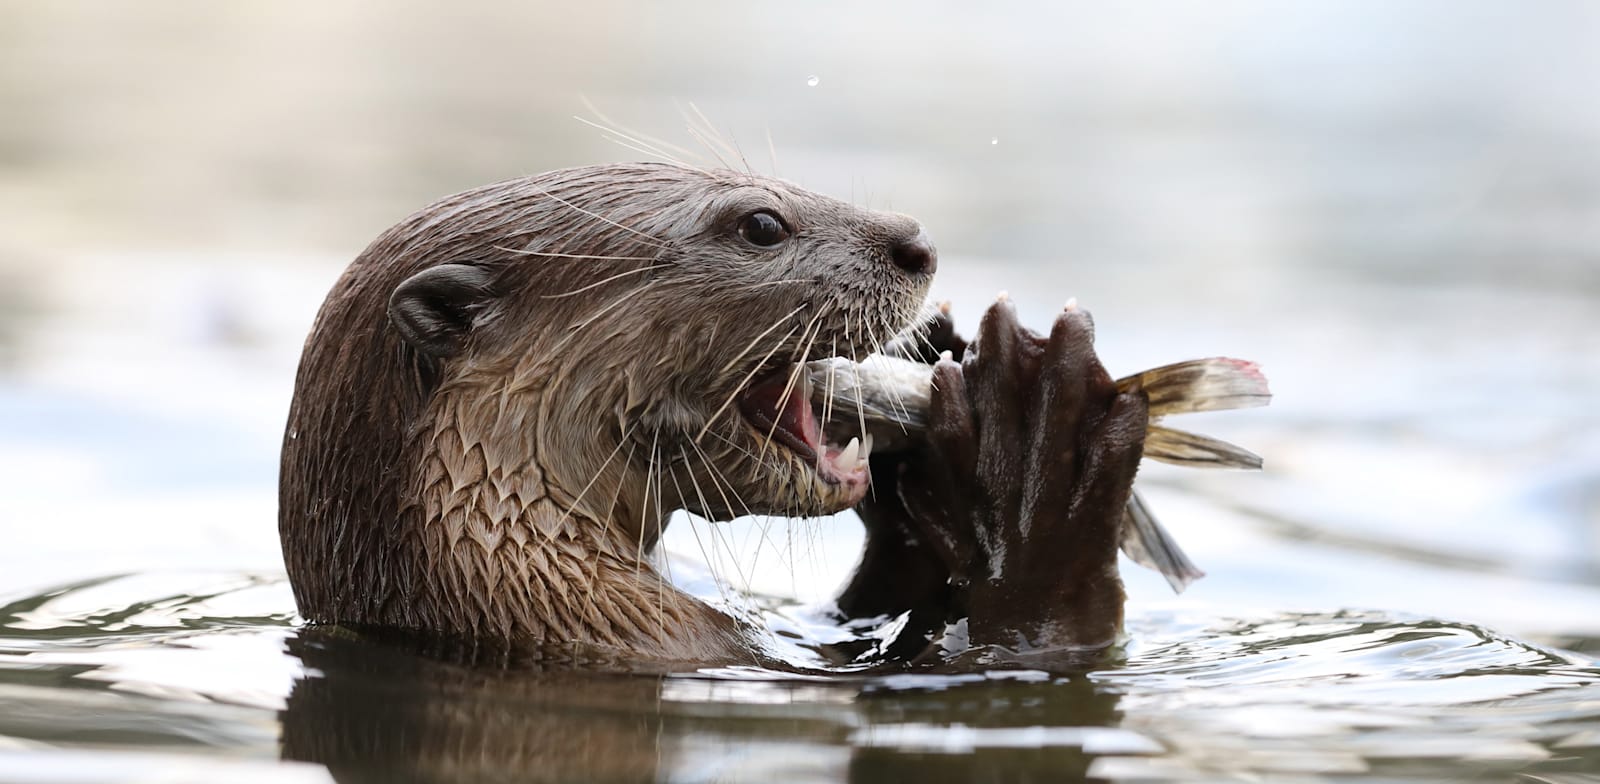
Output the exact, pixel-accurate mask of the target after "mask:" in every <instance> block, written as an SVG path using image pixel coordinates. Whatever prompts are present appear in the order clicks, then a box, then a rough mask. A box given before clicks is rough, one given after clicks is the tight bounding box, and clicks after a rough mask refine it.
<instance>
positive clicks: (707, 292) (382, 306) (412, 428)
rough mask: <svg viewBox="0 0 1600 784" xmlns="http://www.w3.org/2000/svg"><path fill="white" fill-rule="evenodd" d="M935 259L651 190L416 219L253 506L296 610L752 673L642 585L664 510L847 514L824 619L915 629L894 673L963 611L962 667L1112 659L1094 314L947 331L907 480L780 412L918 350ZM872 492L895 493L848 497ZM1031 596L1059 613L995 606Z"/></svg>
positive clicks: (730, 187) (460, 204)
mask: <svg viewBox="0 0 1600 784" xmlns="http://www.w3.org/2000/svg"><path fill="white" fill-rule="evenodd" d="M937 264H938V256H937V252H936V250H935V248H934V246H933V244H932V242H931V240H930V239H929V236H928V233H927V232H926V231H925V230H924V229H923V228H922V226H921V225H920V224H919V223H918V222H917V221H915V220H914V219H912V218H910V217H907V216H904V215H899V214H889V213H883V212H875V211H871V210H867V209H863V208H860V207H857V206H854V205H851V204H848V203H845V202H842V201H839V200H836V199H832V198H829V197H825V196H822V195H819V194H815V193H812V192H810V191H807V190H805V189H803V188H800V187H798V186H795V185H793V184H790V183H788V182H785V181H782V180H778V179H775V178H770V177H765V176H760V175H755V174H751V173H747V172H736V171H731V170H721V169H701V168H696V167H691V166H686V165H679V164H672V163H631V164H610V165H600V166H588V167H581V168H574V169H565V170H559V171H554V172H549V173H546V174H541V175H536V176H532V177H525V178H521V179H514V180H509V181H506V182H501V183H497V184H493V185H488V186H485V187H481V188H477V189H473V190H469V191H466V192H463V193H460V194H456V195H454V196H449V197H446V198H444V199H442V200H440V201H438V202H436V203H434V204H432V205H430V206H428V207H425V208H424V209H422V210H420V211H418V212H416V213H415V214H413V215H411V216H410V217H408V218H406V219H404V220H403V221H401V222H400V223H399V224H398V225H396V226H394V227H393V228H391V229H389V230H388V231H386V232H384V233H383V234H382V235H381V236H379V237H378V238H377V239H376V240H375V241H374V242H373V243H372V244H371V245H370V246H368V247H367V249H366V250H365V251H363V252H362V253H361V254H360V256H359V257H357V258H356V260H355V261H354V262H352V263H351V265H350V266H349V268H348V269H346V271H345V272H344V274H343V275H342V276H341V277H340V278H339V280H338V282H337V283H336V284H335V285H334V287H333V289H332V290H331V291H330V293H329V294H328V297H327V299H326V301H325V302H324V304H323V306H322V308H321V310H320V311H319V313H318V315H317V318H316V321H315V323H314V325H313V327H312V330H311V333H310V336H309V337H308V338H307V341H306V344H305V348H304V352H303V354H302V358H301V363H300V367H299V371H298V373H297V376H296V380H295V391H294V399H293V402H292V404H291V408H290V413H289V418H288V423H287V427H286V430H285V434H284V442H283V451H282V461H281V472H280V487H279V532H280V536H281V539H282V544H283V550H284V556H285V564H286V567H287V571H288V574H289V578H290V582H291V584H292V586H293V589H294V594H295V599H296V602H297V604H298V605H299V608H300V612H301V614H302V616H303V617H304V618H305V619H306V620H308V621H310V622H312V623H319V624H338V625H341V626H346V627H350V628H354V629H382V630H400V631H404V632H411V633H417V634H423V635H431V636H437V637H442V638H448V639H459V640H468V641H473V642H482V643H493V644H497V645H508V646H517V645H543V644H548V643H572V644H580V645H588V646H595V647H598V648H602V649H609V650H616V651H621V652H624V653H626V654H628V655H631V656H636V657H640V658H649V659H657V660H670V661H683V662H732V661H748V660H749V659H750V657H751V655H752V652H753V651H755V650H756V649H757V648H758V646H757V645H756V644H755V643H754V642H753V630H751V629H749V628H747V627H746V625H745V624H744V623H742V622H741V621H738V620H736V619H735V618H733V617H732V616H730V615H727V614H724V613H722V612H720V611H718V610H716V609H714V608H712V607H710V606H708V605H706V604H704V603H702V602H700V601H699V600H697V599H695V598H693V597H690V596H688V595H687V594H684V593H682V592H680V591H678V590H677V589H675V588H674V587H673V586H671V585H670V584H669V583H668V581H667V580H665V579H664V578H663V577H662V575H660V574H658V573H657V572H656V570H655V569H654V568H653V567H652V565H651V563H650V561H649V558H648V556H649V554H650V553H651V552H652V551H653V549H654V547H655V545H656V543H657V542H658V540H659V538H660V536H661V532H662V526H663V524H664V522H665V520H666V519H667V516H668V515H669V514H670V513H671V512H673V511H674V510H678V509H685V510H688V511H690V512H693V513H695V514H698V515H701V516H703V517H706V518H709V519H712V520H719V519H730V518H732V517H735V516H738V515H744V514H773V515H783V516H789V517H804V516H819V515H826V514H832V513H835V512H839V511H842V510H845V509H849V508H851V507H854V506H857V505H858V504H863V502H864V501H865V502H866V504H865V505H864V506H863V507H862V512H863V514H862V516H863V519H864V520H866V521H867V523H868V539H869V545H868V553H867V555H866V556H865V557H864V559H863V563H862V564H861V566H860V567H859V568H858V571H857V574H856V576H855V579H854V580H853V581H852V583H851V586H850V588H849V589H847V591H846V593H845V594H844V595H842V596H841V599H840V602H839V611H840V612H841V613H842V614H844V615H847V616H866V615H875V614H880V613H884V612H890V613H893V612H911V611H914V613H915V615H916V616H917V617H918V618H919V619H920V621H919V622H918V623H916V624H908V625H907V628H908V629H910V630H911V631H910V632H908V633H906V634H903V635H902V636H903V637H907V638H908V639H910V642H908V643H906V645H907V646H909V647H907V648H905V649H906V650H908V651H909V650H911V649H914V648H925V647H926V646H928V645H931V644H935V643H936V641H937V639H938V638H939V636H940V634H941V629H944V628H945V627H946V625H947V624H950V623H952V622H955V621H957V620H958V619H965V618H967V617H969V616H970V617H971V618H973V619H975V620H974V622H973V623H972V624H971V626H970V629H969V630H968V631H969V633H971V634H973V635H975V636H974V637H973V638H972V641H973V642H994V643H996V644H1003V645H1007V646H1011V647H1019V646H1020V647H1027V646H1040V647H1050V646H1053V645H1067V646H1068V647H1074V646H1078V645H1080V644H1085V643H1087V644H1091V645H1104V644H1105V643H1106V642H1108V641H1109V639H1110V638H1111V637H1114V636H1115V628H1114V627H1120V619H1121V602H1122V596H1121V587H1120V582H1119V581H1118V580H1117V578H1116V555H1115V552H1116V546H1115V542H1116V541H1117V540H1118V538H1119V537H1118V536H1117V535H1116V534H1117V531H1118V530H1119V529H1118V528H1117V526H1119V525H1120V519H1121V517H1120V512H1121V509H1122V505H1123V504H1124V503H1126V500H1127V494H1128V492H1129V489H1130V487H1131V483H1132V478H1133V472H1134V470H1135V468H1136V465H1137V461H1138V448H1139V445H1140V444H1141V443H1142V438H1143V435H1142V434H1143V427H1142V424H1143V420H1142V419H1141V416H1142V410H1143V409H1142V408H1141V405H1142V403H1141V401H1140V400H1139V399H1138V396H1137V395H1127V394H1118V393H1117V392H1116V390H1115V388H1114V387H1113V386H1111V382H1110V379H1109V376H1107V375H1106V374H1105V372H1104V370H1103V368H1100V367H1099V364H1098V360H1096V359H1095V357H1094V354H1093V350H1092V327H1090V325H1089V324H1088V322H1087V315H1086V314H1083V313H1081V312H1066V313H1063V314H1062V316H1061V317H1059V318H1058V319H1057V324H1056V326H1055V328H1054V329H1053V330H1052V333H1051V335H1050V336H1049V337H1048V338H1047V337H1044V336H1040V335H1037V334H1034V333H1032V332H1031V331H1029V330H1026V329H1025V328H1022V327H1021V326H1019V325H1018V324H1017V323H1016V319H1015V314H1014V312H1013V311H1012V310H1011V309H1010V306H1009V304H1006V303H1001V304H998V305H996V307H995V308H992V309H991V310H990V312H989V313H988V314H987V315H986V316H985V318H984V321H983V325H982V326H981V327H980V331H979V334H978V336H977V338H976V340H975V342H974V344H973V346H972V347H971V348H970V349H968V348H967V346H966V344H965V342H964V341H961V340H960V339H959V338H958V337H956V336H955V335H954V333H953V331H951V330H949V329H948V325H947V324H946V325H944V326H945V329H943V332H945V333H948V335H947V339H946V340H944V341H943V342H944V343H945V344H947V345H939V344H938V342H937V341H925V344H924V345H923V346H922V347H921V350H925V351H932V350H936V349H951V351H950V353H947V354H946V357H945V359H943V360H939V367H938V369H937V371H936V379H940V380H941V381H942V389H943V392H942V393H941V394H938V395H936V399H935V403H936V409H935V415H934V418H935V423H934V427H933V429H932V431H930V432H932V433H933V434H934V436H935V437H933V438H932V439H931V442H930V445H929V447H927V448H925V449H921V450H919V451H917V452H913V453H902V454H895V455H874V453H873V450H872V444H871V441H870V439H868V440H866V441H862V440H861V439H860V438H859V437H857V436H851V437H850V438H848V439H847V440H846V439H844V438H842V437H840V438H832V437H830V432H831V431H832V428H829V429H828V431H829V432H824V429H823V428H821V427H819V425H818V422H819V418H818V416H817V412H815V411H813V409H812V404H811V402H810V401H809V400H808V396H807V395H805V394H803V393H802V392H801V391H800V389H799V386H800V383H801V381H802V376H803V373H802V372H801V365H802V364H803V363H805V362H807V361H810V360H814V359H821V358H827V357H835V356H843V357H848V358H852V359H860V358H862V357H864V356H865V355H867V354H869V353H872V352H874V351H879V350H882V349H883V347H884V345H885V344H886V343H888V342H889V341H890V340H891V339H892V338H894V337H895V336H896V335H899V334H901V333H903V332H906V331H907V330H908V329H910V328H913V327H914V326H917V325H918V324H919V323H924V322H920V321H919V319H922V318H923V314H924V312H925V311H924V308H923V302H924V299H925V297H926V294H927V290H928V286H929V283H930V281H931V278H932V275H933V273H934V272H935V270H936V268H937ZM924 326H926V324H925V323H924ZM937 332H938V330H936V333H937ZM963 349H965V350H963ZM928 359H930V360H931V359H936V356H934V355H930V356H929V357H928ZM958 362H959V364H957V363H958ZM967 390H972V391H973V392H974V393H975V394H971V395H969V394H968V392H967ZM840 441H843V442H844V443H842V444H841V443H839V442H840ZM1130 455H1131V459H1130ZM873 481H878V482H879V483H880V484H881V485H883V486H884V487H885V488H887V492H880V493H879V494H878V495H877V497H876V498H872V499H868V489H869V485H870V484H871V483H872V482H873ZM1057 529H1059V531H1058V530H1057ZM1061 531H1064V532H1066V533H1064V534H1063V533H1060V532H1061ZM1052 532H1054V533H1052ZM1085 532H1089V533H1085ZM1091 533H1092V534H1093V535H1089V534H1091ZM1102 540H1103V541H1109V542H1111V543H1112V544H1111V549H1110V550H1109V551H1105V548H1104V547H1101V546H1100V545H1101V544H1102V543H1103V541H1102ZM1031 541H1037V542H1041V543H1043V544H1046V545H1049V546H1050V548H1052V549H1053V548H1055V547H1056V546H1057V545H1059V546H1061V547H1064V548H1065V549H1063V550H1056V551H1055V552H1043V551H1038V550H1039V548H1038V547H1034V546H1031V545H1029V542H1031ZM1008 543H1009V544H1010V545H1013V546H1010V547H1008V546H1007V544H1008ZM1079 561H1081V562H1082V564H1081V568H1078V567H1074V566H1072V564H1074V563H1077V562H1079ZM1064 564H1065V565H1067V566H1068V567H1069V568H1068V571H1070V572H1072V573H1073V577H1072V578H1071V579H1070V580H1066V581H1063V580H1062V579H1061V577H1060V575H1061V572H1062V570H1063V565H1064ZM1108 564H1109V567H1108ZM1059 583H1070V585H1065V587H1063V585H1058V584H1059ZM1047 584H1048V585H1049V588H1048V589H1046V588H1041V586H1046V585H1047ZM1029 594H1035V595H1040V596H1049V597H1051V598H1054V599H1058V600H1060V601H1061V602H1062V604H1059V605H1053V606H1051V607H1048V608H1039V607H1034V606H1032V605H1028V604H1026V603H1024V605H1025V606H1017V599H1018V597H1019V596H1027V595H1029ZM1085 608H1089V609H1087V610H1085ZM979 618H981V619H982V621H981V622H980V621H978V620H976V619H979ZM908 658H914V657H908Z"/></svg>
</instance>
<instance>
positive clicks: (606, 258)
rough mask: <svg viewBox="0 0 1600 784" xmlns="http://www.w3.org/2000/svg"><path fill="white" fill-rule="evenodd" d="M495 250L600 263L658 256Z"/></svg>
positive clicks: (652, 258) (647, 259)
mask: <svg viewBox="0 0 1600 784" xmlns="http://www.w3.org/2000/svg"><path fill="white" fill-rule="evenodd" d="M493 247H494V249H495V250H498V251H505V252H506V253H515V254H517V255H519V256H540V257H543V258H550V259H597V260H600V261H655V260H656V258H657V257H656V256H595V255H592V254H588V253H556V252H554V251H547V250H521V249H518V248H508V247H506V246H504V245H495V246H493Z"/></svg>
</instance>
